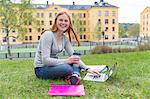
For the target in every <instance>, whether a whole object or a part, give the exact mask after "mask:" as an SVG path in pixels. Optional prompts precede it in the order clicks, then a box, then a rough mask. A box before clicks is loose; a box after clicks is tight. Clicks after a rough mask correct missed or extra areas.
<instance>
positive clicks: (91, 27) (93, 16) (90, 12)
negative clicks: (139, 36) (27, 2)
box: [0, 5, 118, 44]
mask: <svg viewBox="0 0 150 99" xmlns="http://www.w3.org/2000/svg"><path fill="white" fill-rule="evenodd" d="M60 11H67V12H68V13H69V14H70V16H71V19H72V13H81V14H86V17H85V18H81V20H83V21H86V25H85V26H84V27H85V28H86V31H85V32H83V33H82V34H80V33H79V38H80V35H82V36H86V37H85V38H84V39H83V38H82V39H80V41H95V42H97V41H102V36H101V37H99V38H97V36H95V35H96V34H95V27H96V23H97V21H98V19H101V30H102V31H103V30H104V29H105V27H108V28H109V29H108V31H105V35H108V39H105V41H106V42H107V41H108V42H113V41H118V7H92V8H90V9H86V10H67V9H65V8H62V7H61V6H59V5H53V6H50V7H49V8H45V9H33V15H34V17H35V18H36V19H37V20H39V21H40V23H41V21H44V25H40V26H37V27H36V28H35V27H33V26H32V25H31V26H29V28H31V29H32V32H28V33H27V34H26V37H27V39H24V40H23V41H19V40H16V42H11V43H12V44H18V43H35V42H38V39H39V37H40V36H41V32H42V31H43V30H46V29H50V28H51V27H52V25H50V21H52V24H53V23H54V18H55V16H56V14H57V13H58V12H60ZM99 11H101V15H100V16H98V12H99ZM105 11H108V12H109V15H108V16H105V15H104V13H105ZM112 11H115V16H112ZM37 13H39V15H40V16H39V17H37ZM42 13H43V17H41V14H42ZM49 13H51V14H52V17H49ZM106 18H107V19H108V20H109V23H108V24H104V21H105V19H106ZM112 19H115V24H112ZM72 20H73V19H72ZM112 27H115V31H112ZM38 28H40V31H39V32H38ZM42 29H43V30H42ZM99 34H100V35H101V32H100V33H99ZM12 35H14V36H16V35H17V32H16V33H12ZM4 36H5V34H4V33H2V31H1V32H0V38H3V37H4ZM30 36H31V37H32V40H30ZM112 36H115V38H114V39H112ZM2 43H3V42H2ZM3 44H5V43H3Z"/></svg>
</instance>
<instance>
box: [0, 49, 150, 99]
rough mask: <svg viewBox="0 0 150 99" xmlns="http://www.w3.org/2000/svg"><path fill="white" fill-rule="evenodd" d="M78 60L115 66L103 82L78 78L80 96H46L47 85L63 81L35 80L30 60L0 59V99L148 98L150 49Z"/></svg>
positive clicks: (149, 98)
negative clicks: (82, 90)
mask: <svg viewBox="0 0 150 99" xmlns="http://www.w3.org/2000/svg"><path fill="white" fill-rule="evenodd" d="M82 60H83V61H84V62H85V63H86V64H91V65H98V64H106V65H109V66H112V64H114V63H115V62H118V67H117V70H116V72H114V74H113V75H112V76H111V78H110V79H109V80H107V81H106V82H102V83H101V82H91V81H83V80H82V81H81V82H82V84H83V85H84V87H85V93H86V95H85V96H83V97H50V96H47V92H48V90H49V86H50V85H51V84H65V82H63V80H41V79H37V78H36V77H35V75H34V69H33V68H34V66H33V60H0V99H8V98H9V99H24V98H25V99H26V98H27V99H48V98H49V99H51V98H54V99H74V98H76V99H80V98H81V99H101V98H104V99H129V98H130V99H131V98H132V99H137V98H139V99H150V51H145V52H131V53H118V54H116V53H115V54H113V53H112V54H100V55H86V56H82ZM83 75H84V73H82V77H83Z"/></svg>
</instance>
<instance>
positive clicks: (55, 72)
mask: <svg viewBox="0 0 150 99" xmlns="http://www.w3.org/2000/svg"><path fill="white" fill-rule="evenodd" d="M80 70H81V69H80V67H76V66H73V65H70V64H60V65H55V66H46V65H45V66H43V67H36V68H35V74H36V76H37V77H38V78H42V79H57V78H65V77H67V76H69V75H72V74H73V73H77V74H78V75H80Z"/></svg>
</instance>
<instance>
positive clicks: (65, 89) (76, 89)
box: [48, 85, 85, 96]
mask: <svg viewBox="0 0 150 99" xmlns="http://www.w3.org/2000/svg"><path fill="white" fill-rule="evenodd" d="M48 95H50V96H83V95H85V92H84V86H83V85H51V86H50V90H49V91H48Z"/></svg>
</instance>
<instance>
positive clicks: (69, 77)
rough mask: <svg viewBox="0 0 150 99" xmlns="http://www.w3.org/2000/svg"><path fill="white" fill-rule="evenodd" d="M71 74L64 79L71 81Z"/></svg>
mask: <svg viewBox="0 0 150 99" xmlns="http://www.w3.org/2000/svg"><path fill="white" fill-rule="evenodd" d="M70 79H71V75H68V76H66V77H65V79H64V81H65V82H67V83H70Z"/></svg>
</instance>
